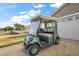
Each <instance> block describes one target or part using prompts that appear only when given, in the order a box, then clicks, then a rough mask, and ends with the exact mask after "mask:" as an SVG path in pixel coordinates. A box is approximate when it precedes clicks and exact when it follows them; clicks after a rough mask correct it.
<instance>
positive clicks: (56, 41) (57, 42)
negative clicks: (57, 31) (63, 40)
mask: <svg viewBox="0 0 79 59" xmlns="http://www.w3.org/2000/svg"><path fill="white" fill-rule="evenodd" d="M59 42H60V38H59V37H57V38H56V40H55V44H56V45H57V44H59Z"/></svg>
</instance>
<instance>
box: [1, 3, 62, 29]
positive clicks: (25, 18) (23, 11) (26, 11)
mask: <svg viewBox="0 0 79 59" xmlns="http://www.w3.org/2000/svg"><path fill="white" fill-rule="evenodd" d="M61 5H62V4H61V3H52V4H51V3H43V4H37V3H36V4H34V3H0V28H3V27H5V26H13V24H15V23H20V24H23V25H29V24H30V20H31V18H32V17H33V16H35V15H38V14H41V15H45V16H50V15H51V14H52V13H53V12H54V11H55V10H56V9H57V8H59V7H60V6H61Z"/></svg>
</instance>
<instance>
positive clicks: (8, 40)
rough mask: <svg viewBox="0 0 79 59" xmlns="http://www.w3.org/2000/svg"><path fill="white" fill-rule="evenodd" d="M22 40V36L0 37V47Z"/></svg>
mask: <svg viewBox="0 0 79 59" xmlns="http://www.w3.org/2000/svg"><path fill="white" fill-rule="evenodd" d="M23 41H24V36H18V37H8V38H2V39H1V38H0V47H3V46H8V45H12V44H16V43H19V42H23Z"/></svg>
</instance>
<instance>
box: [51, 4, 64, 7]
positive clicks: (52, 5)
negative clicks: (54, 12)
mask: <svg viewBox="0 0 79 59" xmlns="http://www.w3.org/2000/svg"><path fill="white" fill-rule="evenodd" d="M62 4H63V3H54V4H50V7H56V8H58V7H60V6H61V5H62Z"/></svg>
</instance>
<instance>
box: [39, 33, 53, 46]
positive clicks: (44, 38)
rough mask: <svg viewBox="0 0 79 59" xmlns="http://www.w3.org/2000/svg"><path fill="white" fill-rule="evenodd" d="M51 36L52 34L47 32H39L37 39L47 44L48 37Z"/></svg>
mask: <svg viewBox="0 0 79 59" xmlns="http://www.w3.org/2000/svg"><path fill="white" fill-rule="evenodd" d="M51 36H52V34H47V33H39V39H40V42H41V44H42V45H45V44H48V43H49V40H48V39H49V38H50V37H51Z"/></svg>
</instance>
